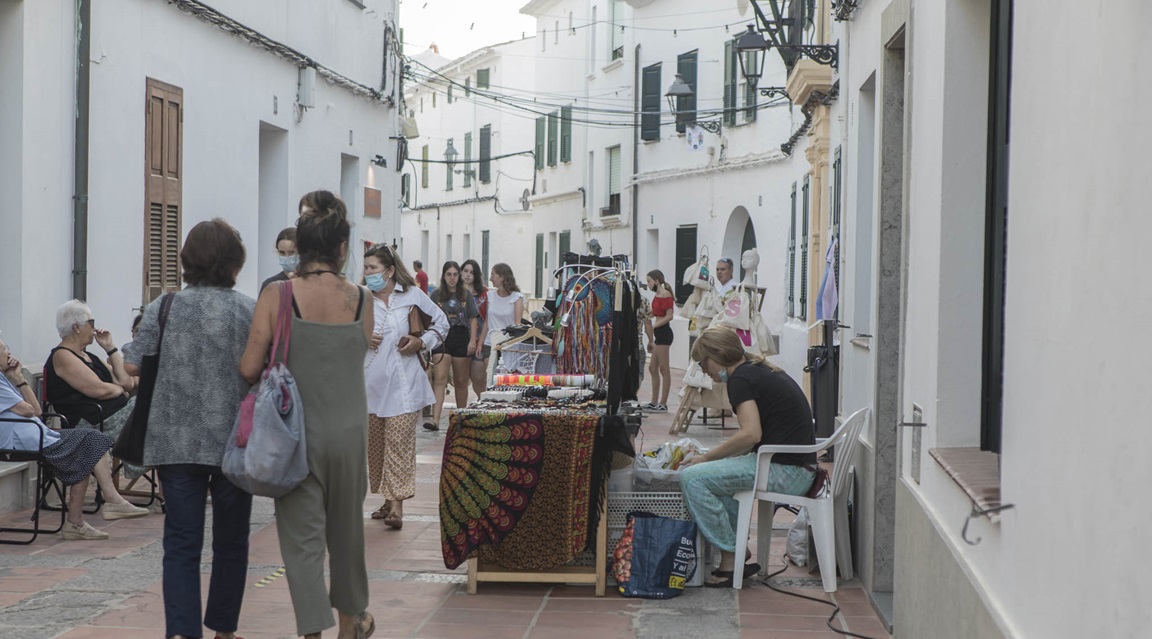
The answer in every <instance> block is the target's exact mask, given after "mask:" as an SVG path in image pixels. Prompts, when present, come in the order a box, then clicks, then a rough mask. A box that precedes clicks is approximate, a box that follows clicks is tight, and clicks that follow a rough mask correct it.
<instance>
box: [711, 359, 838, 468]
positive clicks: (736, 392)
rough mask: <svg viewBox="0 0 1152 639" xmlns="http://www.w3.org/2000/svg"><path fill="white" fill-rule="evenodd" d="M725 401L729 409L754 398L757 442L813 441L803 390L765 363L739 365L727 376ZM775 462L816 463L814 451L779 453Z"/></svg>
mask: <svg viewBox="0 0 1152 639" xmlns="http://www.w3.org/2000/svg"><path fill="white" fill-rule="evenodd" d="M728 400H729V401H730V402H731V403H732V411H733V412H735V411H736V407H737V406H739V405H740V404H743V403H744V402H746V401H755V402H756V408H758V409H759V410H760V444H759V446H764V445H766V444H784V445H788V446H807V445H812V444H815V443H816V429H815V427H814V426H813V425H812V409H811V408H810V407H809V405H808V398H807V397H805V396H804V391H803V390H801V389H800V386H799V385H798V384H797V383H796V382H795V380H793V379H792V378H791V377H790V376H789V375H788V373H785V372H784V371H774V370H772V369H770V368H768V367H767V366H760V365H757V364H750V363H745V364H741V365H740V366H739V367H737V368H736V370H735V371H733V372H732V374H731V375H729V376H728ZM772 461H773V462H774V463H777V464H789V465H792V466H801V465H804V464H815V463H816V453H808V454H795V453H778V454H776V455H773V456H772Z"/></svg>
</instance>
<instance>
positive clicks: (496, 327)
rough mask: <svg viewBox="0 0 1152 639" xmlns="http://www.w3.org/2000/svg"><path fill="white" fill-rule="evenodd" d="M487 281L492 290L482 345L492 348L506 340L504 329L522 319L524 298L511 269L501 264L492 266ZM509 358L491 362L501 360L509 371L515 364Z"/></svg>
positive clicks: (505, 355)
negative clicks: (490, 282)
mask: <svg viewBox="0 0 1152 639" xmlns="http://www.w3.org/2000/svg"><path fill="white" fill-rule="evenodd" d="M489 279H491V280H492V288H490V289H488V319H487V320H485V323H484V328H483V329H482V332H483V334H484V335H485V336H486V337H485V338H484V345H485V346H494V345H496V344H499V343H500V342H502V341H504V340H505V339H507V337H506V336H505V335H504V332H503V331H504V329H505V328H507V327H509V326H512V325H513V324H519V323H520V318H521V317H524V296H523V295H521V294H520V287H519V286H517V285H516V276H515V275H513V274H512V267H510V266H508V265H507V264H505V263H503V262H501V263H499V264H494V265H493V266H492V273H491V275H489ZM494 334H495V339H493V335H494ZM510 357H515V355H512V354H510V353H508V354H501V356H500V357H499V358H495V359H494V360H493V361H495V360H502V361H503V365H504V366H505V367H506V368H509V369H511V368H514V367H515V362H514V361H512V360H511V359H510ZM489 380H491V374H489Z"/></svg>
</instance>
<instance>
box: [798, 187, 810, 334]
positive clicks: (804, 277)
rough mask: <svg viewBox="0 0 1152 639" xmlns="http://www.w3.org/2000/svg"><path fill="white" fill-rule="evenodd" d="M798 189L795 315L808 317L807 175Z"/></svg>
mask: <svg viewBox="0 0 1152 639" xmlns="http://www.w3.org/2000/svg"><path fill="white" fill-rule="evenodd" d="M800 190H801V198H802V199H801V206H800V304H799V308H797V309H796V317H799V318H800V319H808V222H809V218H810V217H811V215H812V198H811V193H810V190H811V189H810V184H809V181H808V176H807V175H805V176H804V185H803V186H802V187H801V189H800Z"/></svg>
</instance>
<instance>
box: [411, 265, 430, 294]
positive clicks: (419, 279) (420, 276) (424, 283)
mask: <svg viewBox="0 0 1152 639" xmlns="http://www.w3.org/2000/svg"><path fill="white" fill-rule="evenodd" d="M412 268H413V269H414V270H415V271H416V283H417V284H419V285H420V290H421V291H424V294H425V295H427V294H428V274H427V273H425V272H424V263H423V262H421V261H420V260H412Z"/></svg>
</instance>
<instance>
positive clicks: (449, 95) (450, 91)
mask: <svg viewBox="0 0 1152 639" xmlns="http://www.w3.org/2000/svg"><path fill="white" fill-rule="evenodd" d="M448 104H452V85H451V84H449V85H448Z"/></svg>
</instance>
